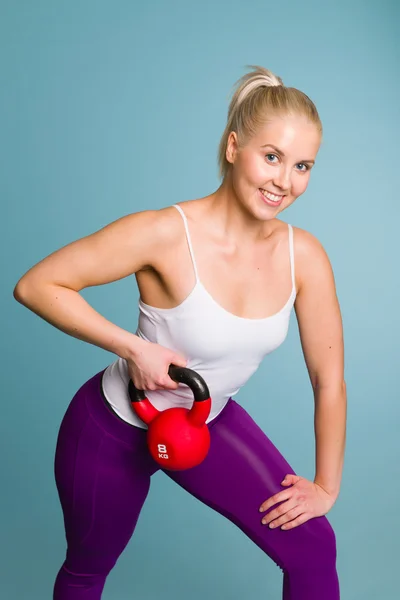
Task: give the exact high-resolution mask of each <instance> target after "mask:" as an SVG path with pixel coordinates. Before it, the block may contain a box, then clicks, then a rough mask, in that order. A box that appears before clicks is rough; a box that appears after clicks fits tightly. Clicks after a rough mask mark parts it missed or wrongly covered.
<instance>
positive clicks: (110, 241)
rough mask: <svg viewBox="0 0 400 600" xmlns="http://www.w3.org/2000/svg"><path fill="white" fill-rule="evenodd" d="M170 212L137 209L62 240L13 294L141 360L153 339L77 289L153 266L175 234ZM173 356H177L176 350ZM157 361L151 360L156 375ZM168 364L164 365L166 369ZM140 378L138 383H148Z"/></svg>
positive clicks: (45, 315)
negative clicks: (116, 320) (68, 240)
mask: <svg viewBox="0 0 400 600" xmlns="http://www.w3.org/2000/svg"><path fill="white" fill-rule="evenodd" d="M169 215H170V213H168V212H167V211H144V212H140V213H134V214H131V215H128V216H126V217H122V218H120V219H118V220H117V221H114V222H113V223H110V224H109V225H107V226H105V227H104V228H102V229H100V230H99V231H97V232H95V233H93V234H91V235H88V236H87V237H84V238H81V239H79V240H77V241H74V242H72V243H70V244H68V245H67V246H64V247H63V248H61V249H59V250H57V251H56V252H54V253H52V254H50V255H49V256H47V257H46V258H44V259H43V260H42V261H40V262H39V263H37V264H36V265H34V266H33V267H32V268H31V269H30V270H29V271H27V273H25V275H23V276H22V277H21V279H20V280H19V281H18V283H17V285H16V286H15V289H14V297H15V299H16V300H17V301H18V302H20V303H21V304H23V305H24V306H26V307H27V308H29V309H30V310H31V311H32V312H34V313H35V314H37V315H39V316H40V317H41V318H42V319H44V320H45V321H47V322H48V323H50V324H51V325H53V326H54V327H57V328H58V329H60V330H61V331H63V332H65V333H67V334H69V335H71V336H73V337H75V338H78V339H80V340H83V341H85V342H88V343H90V344H94V345H96V346H99V347H100V348H103V349H104V350H108V351H110V352H113V353H115V354H117V355H118V356H120V357H122V358H125V359H127V360H128V361H130V362H132V361H133V362H140V361H139V359H140V357H141V356H142V355H143V352H146V349H147V348H148V347H149V343H148V342H146V341H145V340H142V339H141V338H139V337H138V336H136V335H135V334H133V333H130V332H128V331H126V330H124V329H122V328H121V327H118V326H117V325H115V324H113V323H111V322H110V321H108V320H107V319H106V318H105V317H103V316H102V315H100V314H99V313H98V312H97V311H96V310H94V309H93V308H92V307H91V306H90V305H89V304H88V303H87V302H86V300H85V299H84V298H83V297H82V296H81V295H80V294H79V292H80V290H82V289H84V288H86V287H91V286H96V285H102V284H105V283H110V282H112V281H117V280H119V279H122V278H124V277H127V276H129V275H131V274H133V273H135V272H137V271H139V270H140V269H142V268H144V267H149V266H153V265H154V264H155V263H156V262H157V257H159V256H162V253H163V252H165V248H166V247H168V246H166V244H171V243H173V241H174V240H176V239H177V236H176V233H177V232H176V230H175V223H176V220H174V219H171V218H170V216H169ZM152 346H153V345H152ZM172 354H174V353H172ZM174 358H175V359H177V358H178V357H176V355H175V354H174ZM159 362H160V361H159V360H158V361H157V360H156V363H157V364H154V365H153V369H152V371H153V376H155V373H154V371H157V370H159V368H160V364H159ZM167 362H168V361H167ZM183 362H185V361H183ZM153 363H154V360H153ZM175 363H177V360H175ZM181 364H182V366H184V364H183V363H181ZM167 367H168V365H165V366H164V368H163V369H162V370H163V372H164V374H165V370H167ZM145 370H146V369H145ZM153 376H149V378H148V379H154V377H153ZM140 379H141V381H139V377H138V378H137V383H141V384H142V385H144V383H145V381H144V379H143V378H141V377H140ZM167 379H168V380H169V378H167ZM135 383H136V381H135ZM147 383H149V381H147ZM152 383H154V381H153V382H152ZM158 383H160V381H159V382H158ZM171 383H172V381H171ZM152 387H153V386H152ZM171 387H172V386H171ZM147 389H151V388H149V387H148V388H147Z"/></svg>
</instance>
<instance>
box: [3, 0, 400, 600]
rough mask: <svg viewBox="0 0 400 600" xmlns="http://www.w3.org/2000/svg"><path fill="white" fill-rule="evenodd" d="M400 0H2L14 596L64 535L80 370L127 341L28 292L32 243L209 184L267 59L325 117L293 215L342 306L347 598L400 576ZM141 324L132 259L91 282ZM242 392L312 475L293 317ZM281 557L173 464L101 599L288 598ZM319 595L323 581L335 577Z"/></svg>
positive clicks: (114, 312) (8, 532)
mask: <svg viewBox="0 0 400 600" xmlns="http://www.w3.org/2000/svg"><path fill="white" fill-rule="evenodd" d="M399 17H400V10H399V4H398V3H397V2H396V1H395V0H393V1H392V2H390V1H387V0H386V1H385V0H383V1H381V2H380V3H377V2H372V1H364V2H363V1H361V0H356V1H351V0H348V1H343V0H341V1H338V2H329V3H328V2H321V1H316V0H315V1H312V0H305V1H304V2H297V1H294V0H286V2H284V3H280V2H275V3H273V2H262V1H261V0H247V1H246V2H243V1H237V0H230V1H228V0H224V1H220V2H218V0H214V1H213V2H211V1H209V0H203V1H202V2H191V1H184V0H181V1H177V0H175V1H174V0H171V1H169V2H162V1H161V0H150V1H148V2H142V3H139V2H135V1H133V0H130V1H128V0H113V1H111V0H79V1H78V0H72V1H71V0H70V1H68V2H67V1H57V0H36V1H35V2H31V1H29V0H14V1H11V0H8V1H5V0H3V1H2V2H1V3H0V40H1V41H0V44H1V47H0V50H1V52H0V67H1V84H0V85H1V91H0V94H1V96H0V102H1V149H0V152H1V156H0V158H1V163H0V164H1V167H0V168H1V177H0V198H1V209H2V212H1V214H2V218H1V223H2V227H1V232H2V234H1V241H0V243H1V257H2V287H1V291H2V294H1V313H0V314H1V333H2V335H1V339H2V347H1V361H2V385H1V388H2V405H1V437H0V440H1V456H2V460H1V465H2V466H1V484H0V485H1V495H0V498H1V500H0V502H1V506H0V515H1V516H0V519H1V524H0V529H1V532H2V533H1V556H0V571H1V573H0V575H1V576H0V596H1V597H2V598H4V599H7V600H25V599H26V600H28V598H29V600H43V599H45V598H50V597H51V590H52V586H53V581H54V577H55V575H56V572H57V571H58V568H59V566H60V564H61V562H62V560H63V556H64V551H65V540H64V530H63V523H62V514H61V510H60V506H59V502H58V497H57V494H56V488H55V483H54V479H53V457H54V448H55V442H56V436H57V432H58V427H59V424H60V421H61V418H62V416H63V414H64V411H65V409H66V407H67V405H68V403H69V401H70V399H71V397H72V395H73V394H74V392H75V391H76V390H77V388H78V387H79V386H80V385H81V384H82V383H83V382H84V381H85V380H86V379H87V378H88V377H90V376H91V375H92V374H94V373H95V372H96V371H98V370H100V369H101V368H103V367H104V366H106V365H107V364H109V363H110V362H111V361H113V360H114V359H115V358H116V357H115V355H113V354H110V353H107V352H105V351H103V350H100V349H99V348H97V347H94V346H90V345H88V344H85V343H83V342H80V341H78V340H76V339H74V338H72V337H68V336H67V335H65V334H62V333H61V332H59V331H58V330H56V329H55V328H53V327H51V326H50V325H49V324H47V323H46V322H45V321H43V320H41V319H39V318H38V317H36V316H35V315H34V314H33V313H31V312H30V311H28V310H27V309H25V308H24V307H22V306H21V305H20V304H18V303H17V302H15V300H14V299H13V297H12V292H13V288H14V286H15V284H16V282H17V280H18V279H19V277H20V276H21V275H22V274H23V273H24V272H26V271H27V270H28V269H29V268H30V267H31V266H32V265H33V264H35V263H36V262H38V261H39V260H40V259H42V258H43V257H44V256H46V255H48V254H49V253H51V252H52V251H54V250H56V249H57V248H59V247H61V246H63V245H65V244H67V243H69V242H71V241H72V240H74V239H77V238H79V237H82V236H84V235H87V234H90V233H91V232H93V231H95V230H97V229H99V228H101V227H103V226H104V225H105V224H106V223H108V222H110V221H112V220H115V219H117V218H119V217H120V216H122V215H125V214H128V213H130V212H133V211H138V210H144V209H146V208H158V207H163V206H167V205H170V204H172V203H174V202H179V201H183V200H187V199H193V198H197V197H201V196H203V195H206V194H208V193H211V192H212V191H213V190H215V189H216V187H217V186H218V185H219V180H218V177H217V163H216V155H217V147H218V142H219V139H220V136H221V134H222V131H223V129H224V126H225V121H226V113H227V107H228V102H229V95H230V93H231V90H232V86H233V84H234V82H235V81H236V80H237V79H238V78H239V77H240V76H241V75H242V74H243V73H244V72H245V70H246V65H253V64H259V65H263V66H265V67H267V68H270V69H271V70H273V71H274V72H275V73H277V74H278V75H280V76H281V77H282V78H283V80H284V83H285V84H286V85H289V86H295V87H298V88H300V89H302V90H303V91H304V92H306V93H307V94H308V95H309V96H310V97H311V98H312V99H313V100H314V101H315V103H316V105H317V107H318V109H319V111H320V115H321V118H322V121H323V124H324V142H323V146H322V149H321V151H320V154H319V156H318V162H317V165H316V167H315V170H314V171H313V173H312V177H311V182H310V185H309V188H308V190H307V192H306V193H305V194H304V196H302V197H301V198H300V199H299V200H298V201H297V202H296V203H295V205H294V206H293V207H291V208H290V209H288V210H287V211H286V212H285V213H283V215H282V218H283V219H284V220H286V221H288V222H291V223H293V224H294V225H296V226H299V227H302V228H304V229H307V230H308V231H311V232H312V233H313V234H314V235H316V236H317V237H318V239H319V240H320V241H321V242H322V244H323V245H324V247H325V249H326V250H327V252H328V255H329V256H330V259H331V262H332V264H333V268H334V271H335V276H336V282H337V290H338V295H339V300H340V304H341V308H342V313H343V320H344V328H345V343H346V380H347V386H348V401H349V406H348V439H347V450H346V462H345V468H344V473H343V481H342V489H341V494H340V496H339V499H338V501H337V503H336V505H335V506H334V507H333V509H332V510H331V511H330V513H329V514H328V518H329V520H330V522H331V523H332V525H333V527H334V529H335V531H336V535H337V543H338V569H339V576H340V581H341V588H342V598H343V599H344V600H361V599H362V600H376V599H377V598H385V600H396V599H397V598H398V595H397V592H398V586H397V576H398V563H399V558H400V549H399V525H400V517H399V511H398V498H399V494H400V484H399V475H400V473H399V467H398V462H399V454H400V453H399V438H398V432H399V406H398V400H399V393H398V364H399V350H398V347H399V346H398V340H399V335H400V324H399V316H398V304H399V299H400V298H399V291H400V286H399V270H398V257H399V251H398V247H399V246H398V244H399V242H398V227H399V225H398V221H397V219H398V218H399V216H400V211H399V190H398V187H399V186H398V176H399V172H400V169H399V163H398V139H399V134H400V131H399V116H400V115H399V107H400V93H399V92H400V89H399V60H400V52H399V42H398V38H397V36H398V28H399ZM83 295H84V297H85V298H86V299H87V300H88V301H89V302H90V303H91V304H92V305H93V306H94V307H95V308H96V310H98V311H99V312H101V313H102V314H103V315H104V316H106V317H107V318H108V319H110V320H112V321H114V322H115V323H117V324H118V325H120V326H122V327H125V328H126V329H128V330H130V331H134V330H135V328H136V321H137V298H138V294H137V289H136V286H135V281H134V278H133V277H131V278H128V279H125V280H123V281H120V282H117V283H114V284H112V285H109V286H103V287H98V288H92V289H88V290H84V292H83ZM237 399H238V400H239V401H240V402H242V403H243V405H244V406H245V408H246V409H247V410H248V411H249V412H250V414H251V415H252V416H253V417H254V418H255V419H256V421H257V422H258V423H259V424H260V426H261V427H262V428H263V429H264V431H266V433H267V434H268V435H269V436H270V438H271V439H272V440H273V442H274V443H275V444H276V445H277V446H278V448H279V449H280V450H281V452H282V453H283V454H284V456H285V457H286V458H287V460H288V461H289V463H291V465H292V466H293V468H294V469H295V470H296V472H297V473H298V474H300V475H302V476H304V477H307V478H309V479H312V478H313V476H314V431H313V396H312V391H311V386H310V383H309V381H308V375H307V373H306V368H305V364H304V360H303V357H302V353H301V349H300V344H299V337H298V330H297V325H296V320H295V318H294V316H293V318H292V321H291V328H290V333H289V337H288V339H287V341H286V343H285V344H284V345H283V346H282V347H281V348H279V350H277V351H276V352H275V353H273V354H272V355H271V356H268V357H267V359H266V360H265V361H264V363H263V364H262V366H261V368H260V370H259V371H258V372H257V373H256V375H254V376H253V377H252V379H251V380H250V381H249V382H248V384H247V385H246V386H245V388H244V389H243V390H241V392H240V394H239V395H238V396H237ZM281 585H282V574H281V571H280V570H279V569H278V568H277V567H276V566H275V564H274V563H273V562H272V561H270V559H268V557H266V556H265V555H264V554H263V553H262V552H261V551H260V550H259V549H258V548H257V547H255V546H254V545H253V544H252V543H251V542H250V541H249V540H248V539H247V538H246V537H245V536H244V534H243V533H242V532H241V531H239V530H238V529H236V528H235V526H233V525H232V524H230V523H229V522H227V521H225V520H224V519H223V518H222V517H221V516H219V515H217V514H216V513H214V512H213V511H212V510H211V509H209V508H207V507H205V506H203V505H202V504H201V503H200V502H198V501H197V500H195V499H193V498H192V497H191V496H189V495H188V494H186V493H185V492H184V491H183V490H182V489H180V488H178V487H177V486H176V485H174V484H173V483H172V482H171V481H169V480H168V479H167V478H166V477H164V476H163V475H162V474H159V475H156V476H155V477H154V478H153V483H152V488H151V491H150V495H149V498H148V501H147V503H146V504H145V507H144V509H143V512H142V515H141V518H140V520H139V523H138V526H137V530H136V534H135V536H134V537H133V538H132V540H131V542H130V544H129V546H128V547H127V549H126V550H125V552H124V553H123V555H122V556H121V558H120V560H119V562H118V563H117V566H116V567H115V569H114V570H113V571H112V573H111V575H110V576H109V579H108V581H107V584H106V587H105V591H104V599H105V600H107V599H112V600H128V599H130V598H132V600H133V599H136V598H140V599H141V600H153V599H154V600H155V599H158V598H163V600H182V599H188V598H189V599H190V600H200V599H203V598H204V597H207V598H210V599H211V600H212V599H217V598H218V599H220V598H222V599H224V600H243V599H246V600H247V599H250V598H265V599H267V598H268V599H269V598H270V599H271V600H272V599H278V598H280V594H281ZM321 600H323V599H321Z"/></svg>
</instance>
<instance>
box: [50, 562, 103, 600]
mask: <svg viewBox="0 0 400 600" xmlns="http://www.w3.org/2000/svg"><path fill="white" fill-rule="evenodd" d="M106 578H107V573H84V572H77V573H75V572H73V571H70V570H69V569H68V567H67V566H66V565H65V563H64V564H63V566H62V567H61V569H60V570H59V572H58V574H57V577H56V580H55V582H54V589H53V600H61V599H62V600H64V599H65V598H70V595H69V594H72V595H71V598H72V597H74V598H78V597H79V598H81V597H82V598H83V597H85V598H86V595H88V596H90V597H96V598H100V597H101V593H102V591H103V588H104V585H105V582H106ZM78 590H79V592H78Z"/></svg>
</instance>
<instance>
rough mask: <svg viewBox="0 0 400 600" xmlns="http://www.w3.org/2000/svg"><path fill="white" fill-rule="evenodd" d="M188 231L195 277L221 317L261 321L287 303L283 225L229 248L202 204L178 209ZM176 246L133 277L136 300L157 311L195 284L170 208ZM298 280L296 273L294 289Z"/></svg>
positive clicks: (175, 301) (182, 237)
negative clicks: (227, 314)
mask: <svg viewBox="0 0 400 600" xmlns="http://www.w3.org/2000/svg"><path fill="white" fill-rule="evenodd" d="M180 206H181V208H182V209H183V211H184V213H185V215H186V218H187V221H188V227H189V230H190V236H191V240H192V246H193V251H194V255H195V257H196V262H197V269H198V276H199V279H200V280H201V283H202V285H203V286H204V288H205V289H206V290H207V292H208V293H209V294H210V295H211V296H212V298H213V299H214V300H215V301H216V302H217V303H218V304H219V305H220V306H221V307H223V308H224V309H225V310H226V311H228V312H230V313H232V314H234V315H236V316H239V317H242V318H246V319H263V318H266V317H269V316H271V315H274V314H275V313H277V312H278V311H279V310H280V309H281V308H282V306H284V304H285V302H286V301H287V299H288V297H289V295H290V293H291V289H292V282H291V277H290V259H289V254H288V252H287V244H288V229H287V224H286V223H284V222H282V221H280V220H278V219H274V220H273V221H268V235H265V237H264V236H263V235H262V234H261V235H260V239H259V241H257V242H254V243H253V244H252V245H251V246H250V245H249V244H248V243H243V245H242V246H241V247H236V248H233V247H232V246H229V243H227V241H226V239H224V235H223V232H222V231H219V230H218V228H217V227H215V226H213V224H212V223H210V220H209V218H208V216H207V211H208V207H209V203H208V200H207V199H201V200H192V201H187V202H182V203H180ZM163 210H165V211H170V213H171V215H170V218H171V219H174V221H173V223H174V227H175V222H176V228H177V229H176V231H177V235H176V236H175V237H176V241H174V243H172V244H170V245H169V247H168V248H165V252H163V253H162V255H160V256H159V257H158V262H157V264H156V265H154V266H153V267H152V268H147V269H142V270H141V271H138V272H137V273H136V280H137V284H138V288H139V292H140V297H141V299H142V300H143V302H144V303H146V304H148V305H150V306H154V307H158V308H173V307H175V306H178V305H179V304H181V303H182V302H183V301H184V300H185V298H187V296H188V295H189V294H190V293H191V291H192V290H193V288H194V286H195V283H196V278H195V274H194V271H193V264H192V260H191V257H190V253H189V248H188V244H187V239H186V235H185V230H184V225H183V222H182V219H181V217H180V215H179V214H178V211H177V210H176V208H174V207H168V208H166V209H163ZM297 279H298V274H297V272H296V288H297V287H298V285H297V283H298V282H297Z"/></svg>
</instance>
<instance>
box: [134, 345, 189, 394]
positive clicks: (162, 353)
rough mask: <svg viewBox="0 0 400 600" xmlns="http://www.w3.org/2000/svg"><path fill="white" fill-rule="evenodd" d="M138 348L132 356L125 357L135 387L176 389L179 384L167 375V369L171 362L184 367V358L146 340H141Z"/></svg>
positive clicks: (185, 363) (142, 388) (185, 362)
mask: <svg viewBox="0 0 400 600" xmlns="http://www.w3.org/2000/svg"><path fill="white" fill-rule="evenodd" d="M139 348H140V349H139V350H137V351H136V354H135V355H134V356H133V357H132V358H127V363H128V372H129V376H130V378H131V379H132V381H133V383H134V384H135V387H136V388H137V389H139V390H157V389H166V390H176V389H177V388H178V385H179V384H178V383H177V382H176V381H173V379H171V377H170V376H169V375H168V369H169V366H170V365H171V364H174V365H177V366H178V367H186V365H187V360H186V358H185V357H184V356H182V355H181V354H178V353H177V352H173V351H172V350H169V349H168V348H165V347H164V346H160V345H159V344H156V343H153V342H147V341H146V340H142V344H141V345H140V347H139Z"/></svg>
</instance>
